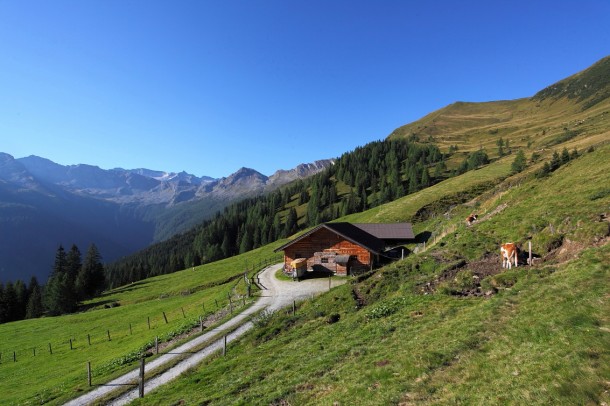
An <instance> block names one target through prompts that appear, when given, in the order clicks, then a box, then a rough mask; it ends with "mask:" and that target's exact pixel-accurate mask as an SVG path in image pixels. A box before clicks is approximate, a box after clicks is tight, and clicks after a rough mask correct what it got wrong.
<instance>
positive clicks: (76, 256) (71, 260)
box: [66, 244, 82, 280]
mask: <svg viewBox="0 0 610 406" xmlns="http://www.w3.org/2000/svg"><path fill="white" fill-rule="evenodd" d="M81 266H82V262H81V253H80V250H79V249H78V247H77V246H76V244H72V247H71V248H70V251H68V253H67V254H66V271H67V272H68V275H69V276H70V278H72V280H76V276H77V275H78V272H79V271H80V268H81Z"/></svg>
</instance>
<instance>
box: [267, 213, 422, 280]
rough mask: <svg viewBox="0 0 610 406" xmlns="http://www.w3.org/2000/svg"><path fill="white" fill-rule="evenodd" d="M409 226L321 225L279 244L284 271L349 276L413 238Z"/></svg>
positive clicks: (364, 268)
mask: <svg viewBox="0 0 610 406" xmlns="http://www.w3.org/2000/svg"><path fill="white" fill-rule="evenodd" d="M414 238H415V237H414V235H413V229H412V227H411V224H409V223H387V224H380V223H376V224H352V223H324V224H320V225H319V226H317V227H315V228H313V229H312V230H310V231H308V232H307V233H305V234H303V235H301V236H299V237H298V238H295V239H294V240H292V241H289V242H288V243H286V244H284V245H282V246H281V247H279V248H277V249H276V250H275V251H276V252H277V251H282V250H283V251H284V271H285V272H287V273H288V272H292V271H293V270H295V271H296V270H297V267H298V270H299V274H301V273H302V271H301V270H302V267H303V264H304V263H305V261H306V264H307V265H306V270H307V271H325V272H330V273H333V274H336V275H349V274H354V273H359V272H363V271H367V270H369V269H371V268H372V267H373V266H375V265H376V264H377V263H379V261H380V258H381V257H384V256H386V254H387V252H388V250H389V249H391V248H393V247H396V246H398V245H400V244H404V243H407V242H411V241H413V239H414Z"/></svg>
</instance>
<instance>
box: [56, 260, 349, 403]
mask: <svg viewBox="0 0 610 406" xmlns="http://www.w3.org/2000/svg"><path fill="white" fill-rule="evenodd" d="M281 266H282V264H277V265H272V266H269V267H267V268H265V269H264V270H263V271H262V272H261V273H260V284H261V287H262V289H263V290H262V291H261V296H260V298H259V299H258V300H257V301H256V302H255V303H254V304H253V305H252V306H250V307H249V308H248V309H246V310H244V311H243V312H241V313H239V314H238V315H236V316H235V317H233V318H232V319H231V320H229V321H227V322H226V323H224V324H222V325H220V326H218V327H216V328H215V329H212V330H209V331H208V332H206V333H205V334H203V335H201V336H199V337H196V338H194V339H193V340H191V341H189V342H187V343H185V344H183V345H181V346H180V347H178V348H174V349H173V350H171V352H169V353H165V354H163V355H160V356H159V357H158V358H156V359H155V360H154V361H151V362H150V363H147V364H146V370H147V371H150V370H152V369H155V368H158V367H160V366H163V365H165V364H167V363H169V362H172V361H175V360H176V359H178V358H179V357H184V355H185V354H188V353H189V352H192V351H193V349H194V348H196V347H198V346H200V345H201V344H203V343H205V342H207V341H209V340H211V339H212V338H213V337H214V336H217V335H218V334H221V335H222V333H223V332H226V331H228V330H233V329H235V327H236V326H239V325H240V324H241V326H239V327H237V328H236V329H235V330H234V331H232V332H231V333H227V334H226V336H227V344H228V343H230V342H231V341H233V340H236V339H238V338H239V337H240V336H242V335H243V334H244V333H245V332H246V331H248V330H249V329H250V328H252V327H253V324H252V322H246V323H244V320H245V319H246V318H248V317H249V316H250V315H252V314H253V313H256V312H258V311H259V310H263V309H267V310H270V311H275V310H278V309H281V308H283V307H286V306H289V305H291V304H292V302H293V301H295V300H296V301H299V300H303V299H307V298H310V297H311V296H312V295H315V294H318V293H321V292H324V291H327V290H328V287H329V286H328V279H326V278H321V279H310V280H304V281H301V282H290V281H280V280H278V279H276V278H275V276H274V275H275V273H276V271H277V270H278V269H279V268H280V267H281ZM331 283H332V286H333V287H334V286H337V285H340V284H342V283H345V281H344V280H336V279H335V280H332V281H331ZM242 323H243V324H242ZM223 341H224V339H223V337H221V338H220V339H218V340H215V341H214V342H213V343H211V344H210V345H208V346H206V347H204V348H203V349H202V350H200V351H197V352H194V353H192V355H190V356H189V357H188V358H186V359H184V360H182V361H180V362H178V363H177V364H176V365H175V366H173V367H171V368H170V369H168V370H167V371H165V372H163V373H161V374H159V375H157V376H156V377H154V378H152V379H150V380H147V381H146V383H145V386H144V393H145V394H146V393H147V392H150V391H151V390H153V389H155V388H158V387H159V386H161V385H164V384H166V383H168V382H169V381H171V380H173V379H175V378H177V377H179V376H180V375H181V374H182V373H184V372H185V371H187V370H188V369H189V368H193V367H195V366H196V365H198V364H199V363H200V362H201V361H203V359H204V358H206V357H207V356H209V355H211V354H213V353H214V352H217V351H220V350H221V349H222V347H223V344H224V342H223ZM138 376H139V368H138V369H135V370H133V371H131V372H129V373H127V374H125V375H123V376H121V377H120V378H117V379H115V380H113V381H111V382H108V383H107V384H105V385H101V386H99V387H97V388H96V389H94V390H92V391H91V392H88V393H86V394H84V395H82V396H80V397H78V398H76V399H73V400H72V401H70V402H68V403H66V405H69V406H81V405H88V404H94V403H97V402H99V400H100V399H101V398H102V397H104V396H108V395H109V394H110V393H111V392H112V391H114V390H116V388H117V386H127V385H131V386H132V387H133V383H134V382H137V379H138ZM137 397H138V388H137V387H134V389H132V390H130V391H129V392H126V393H125V394H123V395H121V396H120V397H119V398H117V399H115V400H113V401H112V402H110V403H109V404H110V405H125V404H128V403H129V402H131V401H132V400H134V399H136V398H137Z"/></svg>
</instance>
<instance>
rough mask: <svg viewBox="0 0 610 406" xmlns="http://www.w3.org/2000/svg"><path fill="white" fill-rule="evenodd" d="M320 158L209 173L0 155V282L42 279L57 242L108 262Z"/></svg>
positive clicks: (295, 175) (314, 167)
mask: <svg viewBox="0 0 610 406" xmlns="http://www.w3.org/2000/svg"><path fill="white" fill-rule="evenodd" d="M332 163H333V160H330V159H326V160H319V161H316V162H314V163H309V164H301V165H299V166H297V167H296V168H294V169H291V170H278V171H277V172H275V173H274V174H273V175H272V176H265V175H263V174H261V173H259V172H257V171H255V170H253V169H249V168H241V169H239V170H238V171H237V172H235V173H233V174H232V175H230V176H228V177H225V178H220V179H214V178H211V177H207V176H201V177H198V176H195V175H192V174H188V173H186V172H180V173H170V172H164V171H157V170H150V169H144V168H139V169H121V168H115V169H110V170H105V169H101V168H99V167H97V166H92V165H86V164H79V165H67V166H64V165H59V164H57V163H55V162H52V161H51V160H49V159H46V158H41V157H38V156H29V157H25V158H14V157H13V156H11V155H9V154H6V153H0V281H8V280H14V279H16V278H19V279H22V280H29V278H30V276H32V275H34V276H36V277H37V278H39V279H40V280H43V281H44V280H46V277H47V276H48V274H49V272H50V270H51V265H52V264H53V260H54V255H55V252H56V250H57V248H58V247H59V245H60V244H62V245H63V246H64V248H66V249H69V248H70V246H71V245H72V244H76V245H77V246H78V247H79V248H80V250H81V251H84V250H86V248H87V247H88V246H89V245H90V244H92V243H94V244H96V246H97V247H98V249H99V250H100V252H101V253H102V255H103V257H104V258H103V259H104V260H105V261H113V260H115V259H117V258H119V257H121V256H124V255H128V254H130V253H132V252H134V251H136V250H138V249H141V248H143V247H146V246H147V245H149V244H151V243H153V242H156V241H161V240H164V239H166V238H168V237H171V236H172V235H174V234H176V233H180V232H181V231H184V230H186V229H188V228H190V227H192V226H193V225H195V224H198V223H200V222H201V221H203V220H205V219H206V218H209V217H210V216H212V215H213V214H214V213H215V212H217V211H218V210H221V209H222V208H224V207H225V206H226V205H228V204H229V203H231V202H233V201H235V200H239V199H242V198H245V197H250V196H254V195H257V194H261V193H264V192H267V191H270V190H274V189H276V188H278V187H281V186H282V185H285V184H286V183H289V182H292V181H294V180H297V179H301V178H305V177H308V176H311V175H313V174H315V173H318V172H319V171H321V170H323V169H324V168H326V167H328V166H329V165H331V164H332Z"/></svg>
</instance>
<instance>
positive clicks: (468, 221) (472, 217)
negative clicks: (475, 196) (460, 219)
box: [466, 213, 479, 226]
mask: <svg viewBox="0 0 610 406" xmlns="http://www.w3.org/2000/svg"><path fill="white" fill-rule="evenodd" d="M477 218H479V215H478V214H474V213H472V214H471V215H470V216H468V217H466V225H467V226H470V225H472V223H474V222H475V221H477Z"/></svg>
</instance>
